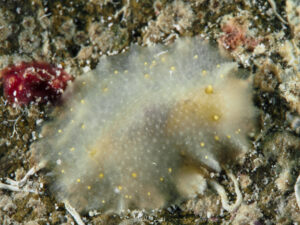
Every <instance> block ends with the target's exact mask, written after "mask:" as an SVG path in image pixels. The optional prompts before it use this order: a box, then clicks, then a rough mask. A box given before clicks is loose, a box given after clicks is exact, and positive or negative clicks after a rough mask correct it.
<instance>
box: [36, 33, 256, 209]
mask: <svg viewBox="0 0 300 225" xmlns="http://www.w3.org/2000/svg"><path fill="white" fill-rule="evenodd" d="M237 73H238V67H237V64H236V63H233V62H228V61H226V60H225V59H224V58H222V57H221V56H220V55H219V53H218V52H217V50H216V49H214V48H212V47H211V46H210V45H208V44H207V43H205V42H204V41H203V40H200V39H199V38H186V39H181V40H177V41H176V42H175V44H173V45H171V46H169V47H165V46H162V45H156V46H154V47H147V48H146V47H140V46H136V45H134V46H131V48H130V50H129V52H127V53H124V54H120V55H117V56H111V57H102V58H101V60H100V63H99V65H98V66H97V68H96V69H95V70H93V71H91V72H89V73H87V74H84V75H82V76H80V77H78V78H77V79H76V80H75V82H73V83H72V84H71V85H69V86H68V87H67V89H66V91H65V92H64V94H63V96H62V97H63V99H64V101H65V102H66V104H65V105H63V106H59V107H57V108H56V109H55V110H54V113H53V120H52V121H50V122H48V123H47V124H45V125H44V127H43V129H42V135H43V138H42V139H40V140H39V141H38V142H36V143H34V144H33V145H32V149H33V152H34V156H35V158H36V159H37V160H38V161H43V160H45V161H46V162H47V168H48V170H50V171H51V173H50V175H51V176H52V177H53V179H52V182H51V183H50V190H51V191H52V193H53V194H54V195H55V196H56V197H57V199H58V200H59V201H68V202H69V203H70V204H71V205H72V206H74V207H75V208H76V209H77V210H79V211H81V212H82V211H88V210H90V209H100V210H102V211H113V212H120V211H122V210H125V209H128V208H129V209H142V208H145V209H153V208H159V207H162V206H164V205H166V204H169V203H176V202H178V201H180V200H182V199H185V198H189V197H193V196H195V195H196V194H197V193H203V191H205V189H206V187H207V186H206V180H207V179H211V178H209V176H207V174H209V172H210V171H214V172H220V171H221V170H222V169H228V168H230V166H229V163H237V161H238V159H239V157H240V156H242V155H243V154H244V153H245V152H246V151H247V150H248V149H249V140H247V134H248V132H249V131H250V130H251V129H252V128H253V127H254V125H253V124H254V117H255V108H254V106H253V103H252V100H251V84H250V82H249V81H247V80H243V79H240V78H238V77H237V76H236V74H237Z"/></svg>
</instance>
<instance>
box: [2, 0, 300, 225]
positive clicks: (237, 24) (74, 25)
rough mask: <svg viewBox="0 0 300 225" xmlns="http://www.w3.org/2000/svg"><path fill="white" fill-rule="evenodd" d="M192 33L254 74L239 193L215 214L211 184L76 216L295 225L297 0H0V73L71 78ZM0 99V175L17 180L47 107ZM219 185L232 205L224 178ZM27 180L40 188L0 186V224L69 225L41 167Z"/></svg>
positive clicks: (299, 150) (299, 146)
mask: <svg viewBox="0 0 300 225" xmlns="http://www.w3.org/2000/svg"><path fill="white" fill-rule="evenodd" d="M196 35H201V36H203V37H204V38H207V39H209V41H210V42H211V44H212V45H215V46H217V47H218V48H219V49H220V51H221V52H222V54H224V55H226V56H227V57H230V58H232V59H233V60H234V61H236V62H238V63H239V65H240V67H241V68H244V69H246V70H248V71H250V72H251V74H252V75H251V76H252V77H253V89H254V93H253V96H254V103H255V105H256V107H257V108H258V109H259V113H260V115H259V121H258V127H259V129H258V130H259V132H257V133H256V134H253V136H252V139H253V148H252V149H251V150H250V151H249V152H248V153H247V155H246V156H245V158H244V160H243V164H242V165H235V166H233V168H231V169H232V173H234V174H235V175H236V176H237V178H238V180H239V184H240V188H241V191H242V195H243V202H242V204H241V206H240V207H239V208H238V209H237V210H236V211H234V212H231V213H229V212H226V211H224V210H222V207H221V203H220V197H219V195H218V194H217V193H216V192H214V191H213V190H210V191H207V192H205V195H203V196H199V197H197V198H195V199H191V200H188V201H186V202H183V203H182V204H181V205H178V206H170V207H167V208H165V209H160V210H154V211H153V212H144V211H139V210H136V211H131V212H128V213H127V214H125V215H122V216H118V215H114V214H101V213H98V212H97V211H93V212H90V213H89V214H86V215H82V220H83V221H84V222H85V223H86V224H256V225H259V224H298V223H300V209H299V205H298V204H297V200H296V194H295V188H294V187H295V183H296V180H297V177H298V176H299V171H300V64H299V61H300V1H298V0H268V1H264V0H235V1H233V0H221V1H220V0H219V1H216V0H191V1H181V0H177V1H165V0H161V1H159V0H157V1H150V0H149V1H148V0H145V1H136V0H123V1H114V0H111V1H109V0H90V1H85V0H74V1H57V0H53V1H48V0H31V1H18V0H14V1H12V0H8V1H5V0H0V69H4V68H5V67H7V66H8V65H12V64H17V63H19V62H23V61H25V62H31V61H46V62H48V63H51V64H54V65H61V66H62V67H63V68H64V69H65V70H66V71H67V72H68V73H69V74H71V75H72V76H74V77H75V79H76V76H79V75H80V74H82V73H83V72H84V71H88V70H90V69H94V68H95V67H96V65H97V63H98V61H99V58H101V56H102V55H115V54H118V53H120V52H122V51H124V50H125V51H126V50H127V49H128V48H129V47H130V44H131V43H138V44H139V45H143V46H147V45H152V44H155V43H164V44H169V43H172V42H173V41H174V40H175V39H177V38H180V37H186V36H196ZM2 92H3V87H2V84H1V97H0V108H1V109H0V178H1V180H0V181H1V182H4V181H5V179H6V178H11V179H14V180H20V179H22V177H23V176H24V175H25V174H26V172H27V171H28V170H29V169H30V168H31V167H32V166H33V165H32V162H31V161H30V151H29V150H30V145H31V143H32V142H34V141H35V140H37V139H38V138H39V131H40V128H41V126H42V125H43V121H46V120H48V119H49V113H48V111H49V109H51V107H52V106H51V105H50V104H44V105H40V104H34V103H33V104H29V105H27V106H22V107H14V106H12V104H10V103H9V102H8V101H7V99H6V98H5V97H4V96H3V94H2ZM219 182H220V183H221V184H222V185H223V186H224V187H225V188H226V190H227V192H228V193H230V194H229V199H230V200H231V201H234V200H235V192H234V187H233V185H232V184H231V182H230V179H228V177H227V176H226V174H221V176H220V178H219ZM27 185H28V186H30V187H32V188H39V191H40V192H41V193H39V194H34V193H28V192H26V191H25V192H14V191H10V190H6V189H0V224H27V225H35V224H74V223H75V222H74V220H73V217H72V216H71V215H70V214H69V213H68V212H67V211H66V209H65V207H64V205H63V204H62V203H60V202H56V201H55V199H54V196H52V195H51V194H50V193H49V192H48V191H47V181H46V179H45V171H43V170H42V171H40V172H38V173H36V174H34V175H33V176H32V177H31V178H30V179H29V181H28V184H27Z"/></svg>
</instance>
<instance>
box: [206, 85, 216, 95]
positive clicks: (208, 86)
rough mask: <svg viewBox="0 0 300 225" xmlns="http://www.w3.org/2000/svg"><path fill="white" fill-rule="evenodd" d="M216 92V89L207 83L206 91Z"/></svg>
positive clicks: (207, 92)
mask: <svg viewBox="0 0 300 225" xmlns="http://www.w3.org/2000/svg"><path fill="white" fill-rule="evenodd" d="M213 92H214V89H213V87H212V86H211V85H207V87H206V88H205V93H206V94H212V93H213Z"/></svg>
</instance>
